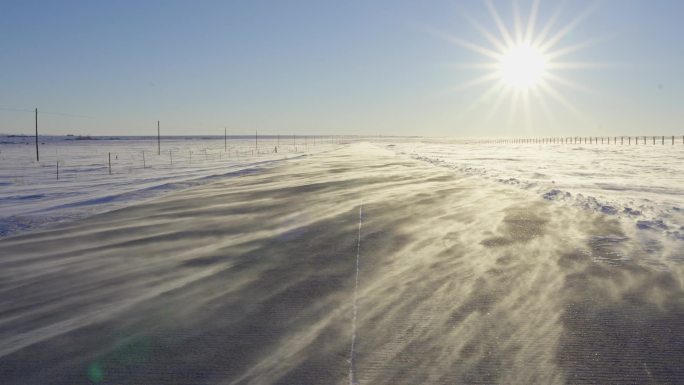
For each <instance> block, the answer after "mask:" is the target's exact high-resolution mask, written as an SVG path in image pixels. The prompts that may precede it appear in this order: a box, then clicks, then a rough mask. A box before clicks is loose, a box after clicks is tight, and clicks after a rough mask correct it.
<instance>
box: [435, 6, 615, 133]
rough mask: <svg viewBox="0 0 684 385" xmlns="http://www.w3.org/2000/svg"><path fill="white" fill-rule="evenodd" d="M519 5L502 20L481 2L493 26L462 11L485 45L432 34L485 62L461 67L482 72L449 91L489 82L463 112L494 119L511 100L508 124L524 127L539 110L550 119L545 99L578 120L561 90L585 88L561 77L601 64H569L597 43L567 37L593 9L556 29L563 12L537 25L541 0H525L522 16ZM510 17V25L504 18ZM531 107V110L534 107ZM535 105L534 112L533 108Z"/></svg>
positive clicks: (496, 12)
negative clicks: (527, 0) (480, 108)
mask: <svg viewBox="0 0 684 385" xmlns="http://www.w3.org/2000/svg"><path fill="white" fill-rule="evenodd" d="M518 3H519V1H517V0H512V7H511V10H512V12H511V15H510V17H502V15H501V14H500V13H499V11H498V10H497V9H496V7H495V6H494V3H493V2H492V0H485V1H484V4H485V5H486V7H487V8H488V10H489V14H490V16H491V17H492V21H493V22H494V23H493V26H492V27H495V28H492V27H490V28H487V27H485V26H483V25H482V24H480V23H479V22H478V21H477V20H475V19H474V18H472V17H470V16H468V14H467V12H465V11H463V12H461V13H462V14H463V15H464V16H465V17H466V19H467V20H468V22H469V23H470V24H471V25H472V26H474V27H475V29H477V30H478V31H479V32H480V35H481V37H482V38H483V39H484V40H485V41H486V44H482V42H480V43H474V42H471V41H466V40H463V39H461V38H459V37H457V36H453V35H449V34H444V33H441V32H439V31H433V32H434V33H435V34H437V35H438V36H440V37H442V38H444V39H446V40H448V41H450V42H452V43H455V44H457V45H459V46H461V47H464V48H467V49H469V50H471V51H473V52H476V53H478V54H480V55H482V56H483V57H484V58H486V59H487V61H485V62H476V63H464V66H463V69H464V70H465V69H481V70H484V71H486V73H484V74H482V75H481V76H478V77H475V78H471V79H470V80H468V81H466V82H464V83H463V84H459V85H458V86H455V87H452V89H453V90H454V91H457V92H462V91H463V90H464V89H466V88H470V87H476V86H479V85H482V84H486V83H491V86H490V87H489V88H488V89H486V90H485V91H484V92H483V94H482V96H481V97H480V98H477V99H473V102H472V104H471V105H470V106H469V107H467V108H466V109H465V111H466V112H468V111H471V110H474V109H476V108H478V106H484V107H485V108H486V112H485V114H484V117H485V119H487V120H488V119H490V118H491V117H493V116H496V115H497V113H498V111H499V109H500V108H501V106H502V105H503V104H504V101H506V100H508V101H510V107H509V109H508V111H509V112H508V119H509V122H511V121H513V120H514V119H515V118H516V117H517V116H519V115H522V117H523V118H524V121H525V124H527V125H529V124H530V122H531V119H532V116H533V115H535V116H538V115H540V114H537V112H543V114H541V115H543V116H545V117H546V118H547V119H551V120H553V119H554V118H553V117H552V109H551V108H550V106H549V105H548V102H549V101H554V102H556V103H558V104H560V105H562V106H563V107H564V108H565V109H567V110H568V111H570V112H572V113H573V114H574V115H575V116H578V117H582V115H583V114H582V113H581V112H580V111H579V110H578V109H577V108H576V107H575V106H574V105H573V104H572V102H571V101H570V100H569V99H568V98H567V97H565V95H563V93H562V92H561V90H560V89H561V88H571V89H575V90H579V91H586V90H587V88H586V87H585V86H583V85H581V84H578V83H576V82H574V81H572V80H570V79H569V78H567V77H566V76H564V75H563V71H565V70H569V69H580V68H581V69H586V68H594V67H601V66H602V64H601V63H595V62H584V61H577V60H576V59H575V58H572V60H568V59H569V58H568V56H570V55H571V54H573V53H575V52H577V51H579V50H581V49H583V48H585V47H587V46H589V45H591V44H593V43H594V42H596V41H597V39H591V40H589V41H583V42H574V43H571V42H569V41H568V40H569V39H567V37H568V35H570V34H571V32H572V31H573V30H574V29H575V28H577V26H578V25H579V24H580V23H581V22H582V20H583V19H584V18H586V17H587V16H588V15H589V13H590V12H591V10H592V9H593V7H590V8H588V9H587V10H586V11H585V12H582V13H581V14H579V15H577V16H576V17H575V18H574V19H572V20H571V21H570V22H569V23H567V24H566V25H564V26H560V27H558V26H557V25H555V24H556V21H558V20H559V15H560V12H561V9H562V4H560V5H558V7H557V8H556V10H555V12H554V13H553V14H552V15H551V17H550V18H549V19H548V20H546V21H545V22H544V23H538V21H539V20H537V19H538V16H539V8H540V3H541V0H530V3H531V6H530V7H529V8H528V9H529V13H527V15H528V16H527V17H526V18H525V17H524V16H523V12H521V9H520V7H519V4H518ZM506 19H508V20H509V22H510V20H511V19H512V21H513V23H512V25H510V24H507V23H506V22H505V21H504V20H506ZM533 105H534V108H533ZM537 107H538V108H537Z"/></svg>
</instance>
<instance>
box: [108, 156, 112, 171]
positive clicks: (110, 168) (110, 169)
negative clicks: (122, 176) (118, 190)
mask: <svg viewBox="0 0 684 385" xmlns="http://www.w3.org/2000/svg"><path fill="white" fill-rule="evenodd" d="M107 156H108V157H109V175H112V153H111V152H108V153H107Z"/></svg>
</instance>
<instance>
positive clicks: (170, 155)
mask: <svg viewBox="0 0 684 385" xmlns="http://www.w3.org/2000/svg"><path fill="white" fill-rule="evenodd" d="M169 160H171V165H172V166H173V153H172V152H171V150H169Z"/></svg>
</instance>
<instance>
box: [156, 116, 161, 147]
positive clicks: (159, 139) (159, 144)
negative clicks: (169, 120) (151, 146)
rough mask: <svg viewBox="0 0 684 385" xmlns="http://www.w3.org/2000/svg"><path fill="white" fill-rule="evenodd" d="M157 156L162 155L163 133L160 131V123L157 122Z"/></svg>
mask: <svg viewBox="0 0 684 385" xmlns="http://www.w3.org/2000/svg"><path fill="white" fill-rule="evenodd" d="M157 155H161V131H160V130H159V121H158V120H157Z"/></svg>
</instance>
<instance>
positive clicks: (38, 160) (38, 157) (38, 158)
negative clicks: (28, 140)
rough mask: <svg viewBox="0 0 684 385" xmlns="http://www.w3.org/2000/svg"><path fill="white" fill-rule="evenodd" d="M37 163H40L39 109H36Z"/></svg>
mask: <svg viewBox="0 0 684 385" xmlns="http://www.w3.org/2000/svg"><path fill="white" fill-rule="evenodd" d="M36 162H40V155H39V153H38V108H36Z"/></svg>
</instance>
